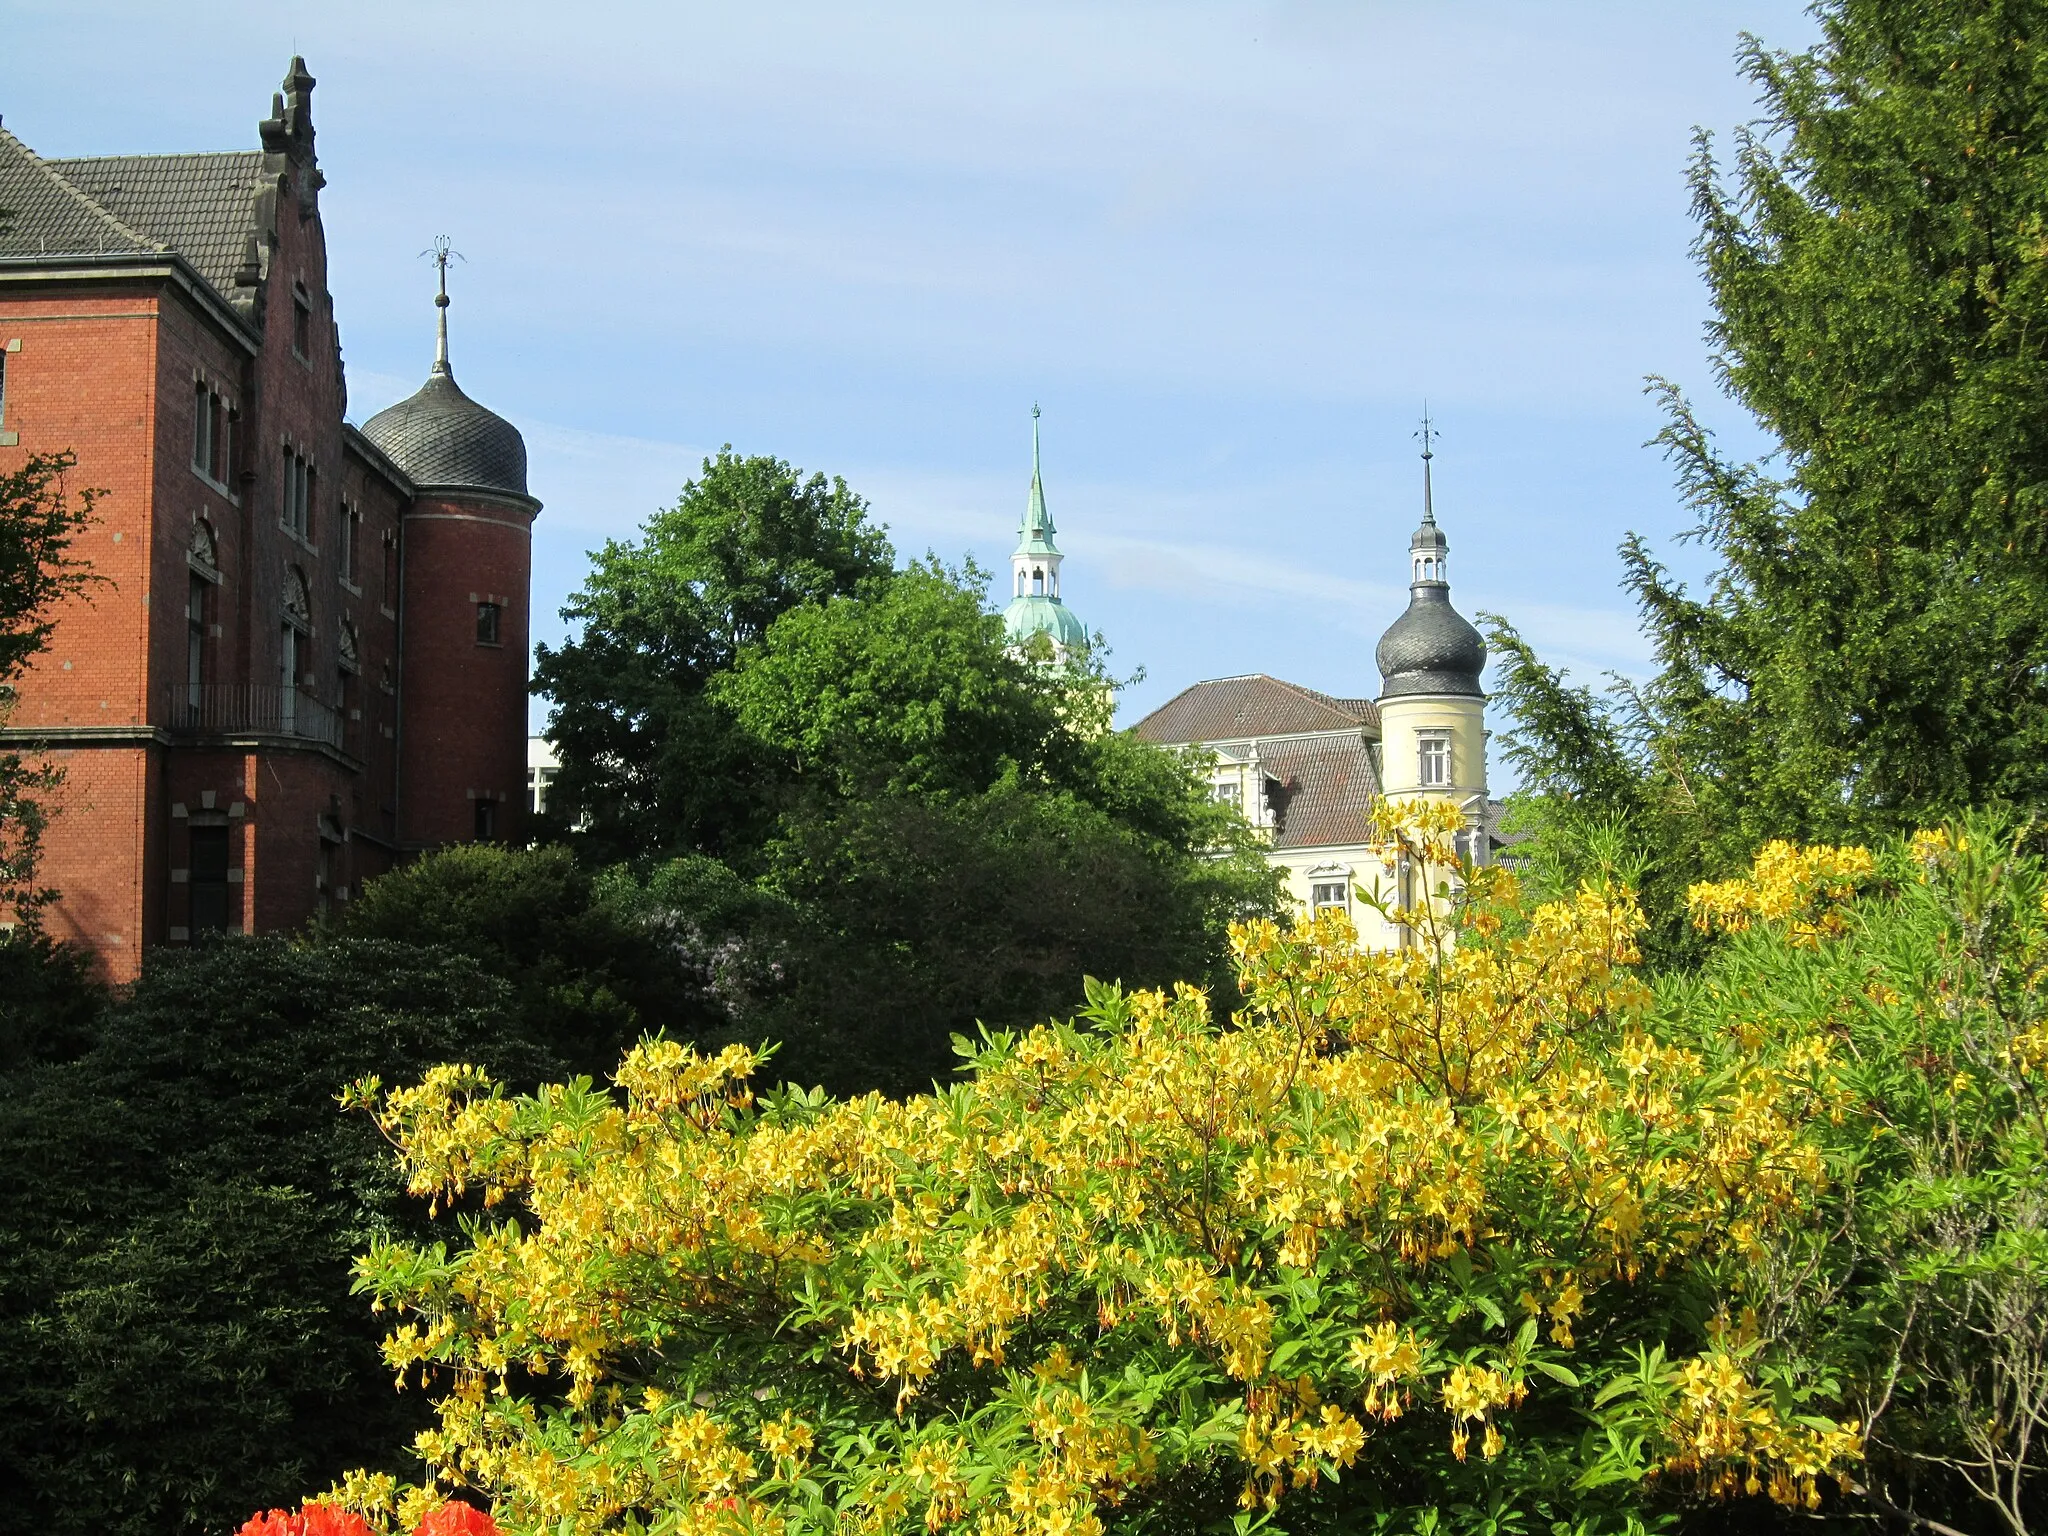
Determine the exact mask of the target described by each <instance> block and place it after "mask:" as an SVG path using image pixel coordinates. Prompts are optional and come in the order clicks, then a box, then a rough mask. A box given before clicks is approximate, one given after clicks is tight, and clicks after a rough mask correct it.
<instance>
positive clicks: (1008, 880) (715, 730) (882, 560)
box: [537, 453, 1275, 1092]
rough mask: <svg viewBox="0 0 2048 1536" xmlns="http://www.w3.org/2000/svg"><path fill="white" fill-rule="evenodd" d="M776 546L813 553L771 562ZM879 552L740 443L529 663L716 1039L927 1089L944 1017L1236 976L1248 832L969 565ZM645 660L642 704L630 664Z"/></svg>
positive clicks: (705, 1032) (574, 775)
mask: <svg viewBox="0 0 2048 1536" xmlns="http://www.w3.org/2000/svg"><path fill="white" fill-rule="evenodd" d="M807 519H808V520H809V526H808V527H806V526H805V524H806V520H807ZM790 549H798V550H811V551H816V550H825V551H829V552H830V556H831V557H830V558H829V559H828V558H825V557H824V556H817V557H815V558H814V557H811V556H806V557H804V559H803V560H800V561H799V562H798V564H797V576H798V578H799V579H792V580H788V581H783V582H779V583H768V582H765V581H763V580H761V579H759V577H758V574H757V573H758V572H760V571H763V570H768V569H772V568H774V564H775V562H776V561H777V560H778V559H782V558H785V557H786V552H787V551H788V550H790ZM888 556H889V549H888V546H887V544H886V543H885V542H884V541H882V539H881V538H880V536H879V535H878V534H876V533H875V532H873V531H872V530H871V529H869V528H868V527H867V525H866V523H865V521H864V518H863V511H862V508H861V505H860V503H859V502H858V500H857V499H856V498H854V497H852V496H851V494H850V493H848V492H846V491H845V489H844V487H843V486H840V487H836V488H835V489H834V490H833V491H832V492H831V493H830V494H827V493H826V491H825V488H824V483H823V481H822V480H819V479H817V478H815V477H814V478H813V479H812V480H811V481H809V482H804V481H802V480H801V479H800V477H799V476H798V475H797V474H796V472H795V471H793V470H790V469H789V468H788V467H787V466H786V465H782V464H779V463H777V462H775V461H772V460H769V461H763V460H754V459H744V460H743V459H736V458H734V457H733V456H732V455H730V454H729V453H728V454H725V455H722V456H721V457H720V458H719V459H718V460H716V461H714V462H711V463H707V464H706V466H705V471H704V477H703V479H702V480H701V481H699V482H696V483H694V484H692V485H690V486H688V487H686V488H685V490H684V493H683V496H682V498H681V500H680V501H679V502H678V504H677V506H676V507H675V508H674V509H672V510H671V511H669V512H665V513H663V514H661V515H660V516H659V517H657V518H656V519H654V521H653V522H651V523H650V524H649V526H648V529H647V537H646V539H645V541H644V542H643V543H642V544H640V545H636V546H622V545H612V546H609V547H608V548H607V549H606V550H605V551H603V552H601V553H600V555H599V556H598V565H597V569H596V570H595V571H594V573H593V575H592V577H591V580H590V583H589V585H588V587H587V588H586V590H585V592H584V593H583V594H581V595H579V597H578V598H577V599H576V600H575V602H574V603H573V604H572V605H571V607H570V609H569V610H568V612H569V616H570V617H571V618H578V619H581V620H583V621H584V625H585V628H584V631H583V634H582V636H581V638H579V639H578V640H576V641H574V642H572V643H570V644H569V645H567V646H565V647H564V648H563V649H562V650H561V651H558V652H552V653H549V655H548V656H547V657H544V658H543V665H542V669H541V678H540V682H539V683H538V684H537V686H539V687H541V688H544V689H546V690H548V691H550V692H551V693H552V694H553V696H554V700H555V705H556V714H555V717H554V718H555V720H556V721H557V722H561V727H560V729H559V731H558V734H557V744H558V747H559V749H560V751H561V753H562V754H563V759H564V769H563V778H562V779H561V780H559V781H557V782H558V784H560V783H565V782H566V783H568V784H569V785H570V793H569V794H568V795H567V796H565V797H564V798H563V799H562V801H561V805H562V814H563V816H564V817H574V816H581V815H587V816H589V817H590V818H591V820H590V822H589V824H588V825H587V826H585V827H583V828H582V829H581V830H578V831H575V832H573V833H572V834H571V836H572V837H573V840H574V843H575V846H576V847H577V848H578V849H579V851H581V852H583V853H584V854H585V855H587V856H590V857H594V858H623V859H625V860H626V861H627V869H628V876H626V877H625V878H630V879H631V881H632V883H633V884H634V886H635V889H636V891H637V893H638V894H637V896H635V897H631V898H621V899H622V903H623V905H624V906H627V907H636V909H637V911H638V913H639V916H640V919H641V921H642V922H643V923H644V924H645V925H647V927H648V929H649V930H650V931H652V932H654V933H655V934H657V935H659V936H660V937H661V938H662V940H663V941H664V944H665V947H666V960H667V962H668V963H671V964H673V965H675V966H677V967H679V968H680V969H681V970H682V971H683V972H685V973H687V974H688V975H690V976H691V977H692V978H694V984H695V985H696V986H697V987H698V988H699V989H700V991H701V994H702V995H703V996H705V997H707V998H709V999H711V1000H713V1001H714V1002H715V1004H716V1005H717V1006H718V1007H719V1008H720V1009H722V1010H723V1017H724V1021H725V1022H724V1034H725V1035H726V1036H728V1037H741V1038H747V1039H752V1040H756V1041H759V1040H762V1039H770V1038H772V1039H777V1040H780V1041H782V1042H783V1047H784V1053H783V1055H782V1057H781V1059H780V1062H779V1070H781V1071H784V1072H787V1073H789V1074H790V1075H791V1076H792V1077H794V1078H796V1079H798V1080H801V1081H804V1082H819V1081H822V1082H826V1083H829V1084H830V1085H831V1086H833V1087H834V1088H836V1089H841V1090H847V1091H854V1090H859V1089H864V1088H882V1089H886V1090H888V1091H892V1092H894V1091H915V1090H917V1089H920V1088H922V1087H924V1086H926V1085H927V1084H929V1082H930V1081H931V1080H932V1078H933V1076H934V1075H941V1074H944V1073H945V1072H947V1071H948V1070H950V1068H951V1066H952V1062H953V1053H952V1047H951V1043H950V1042H951V1037H952V1036H953V1035H955V1034H957V1033H963V1032H971V1031H972V1030H973V1028H974V1026H975V1025H976V1023H977V1022H984V1023H988V1024H991V1025H1013V1024H1023V1023H1027V1022H1029V1021H1031V1020H1033V1019H1037V1018H1040V1017H1042V1016H1044V1015H1045V1014H1046V1013H1047V1012H1050V1011H1052V1010H1054V1009H1057V1008H1060V1007H1063V1006H1065V1005H1066V1004H1067V1003H1068V1002H1070V1001H1071V999H1072V998H1073V997H1075V996H1076V995H1078V993H1079V990H1080V987H1081V984H1082V981H1083V978H1084V977H1086V976H1089V975H1097V976H1103V977H1110V978H1118V979H1121V980H1124V981H1126V982H1129V983H1132V984H1134V985H1141V984H1142V985H1156V984H1163V983H1165V982H1168V981H1170V980H1173V979H1177V978H1179V979H1193V980H1197V981H1200V982H1203V983H1205V984H1206V983H1213V982H1216V981H1219V980H1220V981H1226V982H1227V976H1228V973H1227V966H1226V963H1225V961H1226V954H1225V945H1224V930H1225V927H1226V925H1227V923H1228V922H1229V920H1230V919H1231V918H1233V917H1237V916H1243V915H1248V914H1250V913H1252V912H1257V911H1266V910H1271V907H1272V903H1273V902H1274V900H1275V896H1274V882H1273V880H1272V877H1271V876H1270V875H1269V874H1268V873H1267V872H1266V870H1265V868H1264V865H1263V862H1262V861H1261V860H1260V859H1259V857H1258V855H1257V853H1256V852H1255V851H1253V850H1252V849H1251V847H1250V845H1249V843H1248V840H1247V836H1246V833H1245V830H1244V828H1243V825H1242V823H1241V822H1240V821H1239V820H1238V819H1237V818H1236V817H1234V816H1233V815H1231V814H1230V813H1229V812H1228V811H1226V810H1225V809H1223V808H1222V807H1220V806H1217V805H1215V804H1213V803H1212V802H1211V801H1210V799H1209V797H1208V795H1207V793H1206V786H1205V784H1204V783H1203V781H1202V779H1201V776H1200V775H1198V774H1197V773H1196V772H1195V771H1194V769H1193V766H1192V765H1191V764H1190V763H1188V762H1185V761H1183V760H1181V759H1180V758H1178V757H1176V756H1173V755H1171V754H1168V753H1164V752H1161V751H1159V750H1157V749H1155V748H1151V747H1148V746H1144V745H1142V744H1139V743H1136V742H1133V741H1131V740H1129V739H1128V738H1125V737H1122V736H1118V735H1116V734H1115V733H1114V732H1112V731H1111V729H1110V700H1111V698H1112V695H1113V687H1112V684H1111V682H1110V680H1109V679H1108V678H1107V676H1106V675H1105V674H1104V673H1103V672H1102V670H1101V669H1100V667H1099V666H1096V665H1093V664H1091V663H1090V662H1088V661H1087V660H1086V659H1084V658H1075V659H1073V660H1071V661H1070V662H1068V663H1065V664H1058V663H1055V662H1053V661H1052V659H1051V658H1050V657H1044V658H1038V659H1029V658H1025V657H1020V656H1018V655H1015V654H1012V653H1011V652H1010V651H1008V650H1007V649H1006V648H1005V645H1004V641H1003V630H1002V622H1001V620H1000V618H999V617H997V615H995V614H994V613H992V612H991V611H990V610H989V606H988V601H987V593H986V583H985V579H984V578H983V577H982V575H981V574H980V573H979V572H978V571H976V570H974V569H973V568H972V567H969V568H968V569H967V570H965V571H953V570H949V569H947V568H945V567H944V566H942V565H940V564H939V563H937V562H936V561H933V560H926V561H923V562H918V563H913V564H911V565H909V566H907V567H905V568H903V569H901V570H892V569H890V568H889V567H888V565H887V560H888ZM735 570H736V571H739V572H741V573H742V575H743V576H744V577H745V579H741V577H736V576H734V575H732V574H731V572H733V571H735ZM664 584H678V585H680V586H681V587H682V588H683V589H684V590H683V594H682V596H680V597H672V598H669V599H663V600H662V601H660V602H657V601H655V599H654V598H653V596H652V595H651V594H652V592H653V591H654V590H655V589H657V588H662V587H663V586H664ZM656 675H658V676H659V677H660V678H661V679H662V681H661V682H660V685H659V688H660V690H661V693H662V697H663V698H664V699H666V700H667V701H668V702H667V703H664V704H662V705H661V706H660V707H659V708H654V707H652V706H647V707H642V705H641V704H638V703H634V702H633V701H632V700H630V699H628V698H627V696H626V694H625V692H623V691H622V689H623V687H624V685H623V684H621V683H619V681H618V680H619V679H622V678H624V679H635V678H639V679H644V678H648V677H653V676H656ZM633 686H635V687H637V686H639V685H638V684H637V683H636V684H634V685H633ZM636 697H639V696H636ZM635 733H637V734H635ZM657 763H670V764H674V765H676V768H675V777H674V779H673V782H672V783H671V781H670V780H668V779H664V778H663V777H662V776H661V774H662V773H667V772H668V770H666V769H664V770H662V771H661V773H653V772H651V770H650V768H649V765H652V764H657ZM572 764H573V769H572ZM721 777H722V778H725V779H727V780H729V781H730V782H727V783H724V784H722V785H713V784H709V783H699V782H696V781H697V780H699V779H718V778H721ZM665 785H666V786H668V787H664V786H665ZM594 786H595V787H594ZM671 791H673V792H671ZM649 796H651V797H653V799H652V800H649V799H647V797H649ZM653 801H660V802H661V804H660V805H659V806H658V807H657V808H655V809H652V810H649V809H647V806H648V805H651V804H652V803H653ZM628 806H631V807H634V808H635V809H633V810H632V812H631V814H630V815H627V814H626V813H625V812H623V811H621V812H620V813H619V814H618V815H617V816H615V815H614V812H613V810H610V809H607V807H613V808H619V807H628ZM688 1032H689V1033H691V1034H692V1035H693V1037H694V1038H698V1039H700V1040H701V1039H707V1038H710V1037H711V1036H712V1035H715V1034H717V1033H718V1030H716V1029H707V1028H698V1029H693V1030H690V1031H688Z"/></svg>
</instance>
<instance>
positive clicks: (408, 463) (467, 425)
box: [363, 363, 527, 496]
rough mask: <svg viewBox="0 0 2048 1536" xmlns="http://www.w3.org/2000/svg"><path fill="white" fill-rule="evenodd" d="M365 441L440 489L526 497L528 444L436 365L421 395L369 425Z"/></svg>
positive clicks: (415, 479)
mask: <svg viewBox="0 0 2048 1536" xmlns="http://www.w3.org/2000/svg"><path fill="white" fill-rule="evenodd" d="M363 436H364V437H366V438H368V439H369V440H370V442H371V443H373V444H374V445H375V446H376V447H377V448H378V449H379V450H380V451H381V452H383V453H384V454H386V455H387V456H388V457H389V458H390V459H391V461H392V462H393V463H394V464H396V465H397V466H398V467H399V468H400V469H402V470H404V471H405V472H406V474H407V475H408V476H409V477H410V478H411V480H412V482H413V484H414V485H417V486H420V487H423V488H424V487H429V486H431V487H433V488H435V489H454V490H484V491H500V492H509V493H510V494H512V495H514V496H524V495H526V494H527V492H526V440H525V439H524V438H522V437H521V436H520V435H519V429H518V428H517V427H515V426H513V425H512V423H511V422H509V421H507V420H506V419H505V418H504V417H502V416H500V415H498V414H497V413H496V412H495V411H491V410H487V409H486V408H485V407H483V406H481V405H478V404H477V403H476V402H475V401H474V400H472V399H470V398H469V396H467V395H465V394H464V393H463V392H462V391H461V389H460V388H458V387H457V385H456V383H455V375H454V374H452V373H450V372H449V371H448V370H447V366H446V365H445V364H442V363H436V364H435V365H434V370H433V372H432V373H430V374H429V375H428V376H427V382H426V383H425V384H423V385H421V386H420V388H419V391H418V392H417V393H416V394H413V395H411V396H408V397H407V398H406V399H404V400H401V401H399V402H398V404H396V405H393V406H387V407H386V408H385V409H383V410H381V411H379V412H378V413H377V414H376V415H374V416H372V417H371V418H370V419H369V420H368V421H366V422H364V423H363Z"/></svg>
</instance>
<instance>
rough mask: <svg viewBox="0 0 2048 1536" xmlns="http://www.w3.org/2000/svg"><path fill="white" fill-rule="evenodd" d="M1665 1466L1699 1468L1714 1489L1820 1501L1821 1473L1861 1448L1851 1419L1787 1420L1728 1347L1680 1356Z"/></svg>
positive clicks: (1814, 1505)
mask: <svg viewBox="0 0 2048 1536" xmlns="http://www.w3.org/2000/svg"><path fill="white" fill-rule="evenodd" d="M1676 1377H1677V1379H1676V1385H1677V1393H1676V1397H1677V1408H1676V1411H1675V1413H1674V1416H1673V1421H1672V1425H1671V1436H1672V1438H1673V1440H1674V1441H1675V1442H1676V1443H1677V1446H1678V1449H1677V1450H1676V1451H1675V1452H1673V1454H1671V1455H1670V1456H1667V1457H1666V1458H1665V1459H1664V1463H1663V1465H1664V1467H1665V1469H1666V1470H1669V1471H1675V1472H1688V1473H1694V1474H1697V1475H1699V1476H1700V1477H1701V1478H1702V1479H1703V1480H1704V1481H1705V1482H1706V1484H1707V1485H1708V1486H1709V1487H1711V1488H1712V1489H1714V1490H1715V1491H1716V1492H1719V1493H1723V1494H1734V1493H1737V1492H1741V1493H1748V1494H1752V1495H1754V1494H1758V1493H1768V1494H1769V1495H1770V1497H1771V1498H1772V1499H1773V1500H1775V1501H1776V1502H1778V1503H1780V1504H1790V1505H1795V1506H1796V1505H1803V1506H1805V1507H1806V1508H1808V1509H1818V1508H1819V1507H1820V1485H1819V1479H1820V1478H1821V1477H1823V1476H1826V1475H1828V1474H1830V1473H1832V1472H1834V1471H1836V1470H1837V1469H1838V1468H1840V1467H1842V1466H1844V1465H1845V1464H1847V1463H1849V1462H1851V1461H1854V1460H1855V1459H1856V1458H1857V1457H1858V1456H1860V1455H1861V1454H1862V1449H1863V1446H1862V1436H1861V1435H1860V1434H1859V1433H1858V1432H1857V1430H1856V1429H1855V1427H1854V1426H1852V1425H1842V1424H1821V1423H1803V1422H1800V1421H1798V1420H1796V1419H1793V1420H1787V1419H1786V1418H1784V1417H1783V1416H1781V1415H1780V1414H1779V1413H1778V1411H1777V1410H1776V1408H1775V1406H1774V1405H1773V1402H1772V1399H1771V1395H1770V1394H1769V1393H1767V1392H1765V1391H1764V1390H1762V1389H1761V1388H1759V1387H1758V1386H1757V1385H1756V1384H1755V1383H1754V1382H1753V1381H1751V1380H1750V1378H1749V1376H1748V1374H1747V1373H1746V1372H1745V1371H1744V1369H1743V1365H1742V1361H1741V1360H1740V1359H1739V1358H1738V1356H1737V1354H1736V1353H1735V1352H1733V1351H1730V1350H1725V1349H1721V1350H1715V1351H1713V1352H1712V1353H1709V1354H1706V1355H1702V1356H1700V1357H1698V1358H1697V1359H1692V1360H1684V1361H1681V1362H1679V1364H1678V1367H1677V1372H1676Z"/></svg>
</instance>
